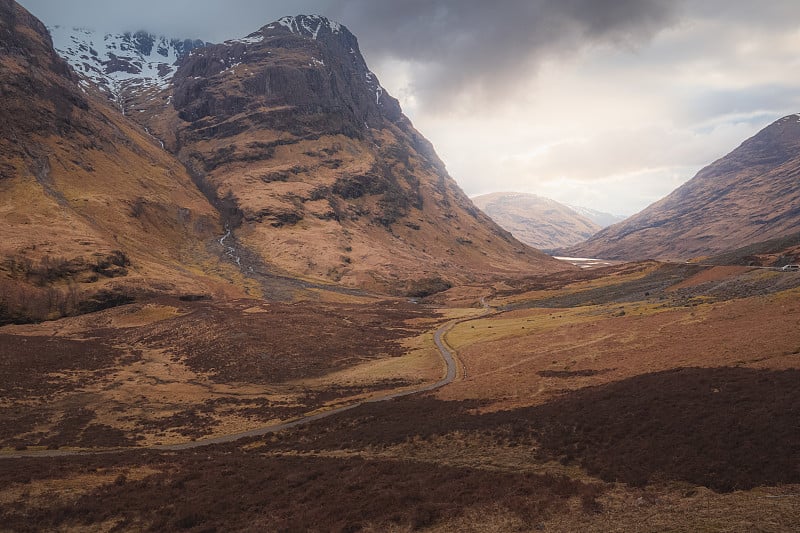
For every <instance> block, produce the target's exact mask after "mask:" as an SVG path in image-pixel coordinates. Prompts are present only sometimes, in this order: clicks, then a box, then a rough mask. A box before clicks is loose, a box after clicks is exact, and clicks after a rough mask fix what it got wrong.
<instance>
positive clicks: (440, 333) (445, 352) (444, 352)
mask: <svg viewBox="0 0 800 533" xmlns="http://www.w3.org/2000/svg"><path fill="white" fill-rule="evenodd" d="M482 303H483V302H482ZM484 308H487V307H486V306H485V303H484ZM465 320H468V319H460V320H452V321H450V322H448V323H447V324H445V325H443V326H441V327H440V328H439V329H437V330H436V333H434V335H433V340H434V343H435V344H436V347H437V348H438V349H439V353H440V355H441V356H442V360H443V361H444V364H445V366H446V368H447V372H446V373H445V376H444V377H443V378H442V379H440V380H439V381H437V382H436V383H433V384H430V385H425V386H423V387H420V388H417V389H411V390H404V391H399V392H392V393H389V394H385V395H382V396H376V397H374V398H369V399H367V400H362V401H359V402H355V403H352V404H348V405H343V406H341V407H335V408H333V409H329V410H326V411H321V412H319V413H315V414H312V415H306V416H303V417H300V418H297V419H294V420H290V421H288V422H281V423H279V424H273V425H270V426H264V427H260V428H255V429H251V430H249V431H242V432H239V433H231V434H229V435H221V436H219V437H213V438H210V439H201V440H195V441H190V442H184V443H180V444H165V445H161V446H143V447H130V448H94V449H87V450H22V451H14V452H10V453H0V459H19V458H22V457H74V456H82V455H102V454H111V453H123V452H129V451H142V450H145V451H147V450H150V451H178V450H190V449H193V448H200V447H203V446H210V445H212V444H222V443H227V442H233V441H236V440H239V439H242V438H245V437H259V436H262V435H266V434H269V433H276V432H278V431H283V430H285V429H290V428H293V427H297V426H301V425H303V424H308V423H309V422H314V421H315V420H321V419H323V418H327V417H329V416H333V415H337V414H339V413H344V412H345V411H349V410H351V409H355V408H356V407H358V406H360V405H363V404H366V403H377V402H385V401H388V400H393V399H395V398H401V397H403V396H410V395H412V394H419V393H422V392H430V391H433V390H436V389H438V388H441V387H444V386H445V385H447V384H449V383H452V382H453V381H454V380H455V378H456V372H457V364H456V360H455V357H454V356H453V352H452V351H451V350H450V349H449V348H448V347H447V345H446V344H445V341H444V339H443V337H444V335H445V334H446V333H447V332H448V331H450V329H451V328H452V327H453V326H454V325H455V324H457V323H459V322H464V321H465Z"/></svg>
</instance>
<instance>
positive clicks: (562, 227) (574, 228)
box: [472, 192, 601, 250]
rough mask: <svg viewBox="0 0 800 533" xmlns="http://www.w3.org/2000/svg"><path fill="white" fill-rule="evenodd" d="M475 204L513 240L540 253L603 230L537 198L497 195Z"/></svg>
mask: <svg viewBox="0 0 800 533" xmlns="http://www.w3.org/2000/svg"><path fill="white" fill-rule="evenodd" d="M472 201H473V203H474V204H475V205H476V206H478V207H479V208H480V209H481V210H482V211H483V212H484V213H486V214H487V215H489V216H490V217H491V218H492V220H494V221H495V222H497V223H498V224H499V225H500V226H501V227H502V228H505V229H507V230H508V231H510V232H511V234H512V235H514V237H516V238H517V239H519V240H521V241H522V242H524V243H525V244H528V245H530V246H533V247H534V248H538V249H540V250H552V249H554V248H560V247H563V246H570V245H573V244H577V243H579V242H583V241H585V240H586V239H588V238H589V237H591V236H592V235H594V234H595V233H597V232H598V231H600V229H601V228H600V226H598V225H597V224H595V223H594V222H592V221H591V220H589V219H588V218H586V217H584V216H582V215H580V214H578V213H577V212H575V211H574V210H573V209H571V208H569V207H567V206H565V205H563V204H560V203H558V202H556V201H554V200H550V199H549V198H542V197H541V196H536V195H535V194H524V193H516V192H495V193H491V194H484V195H481V196H476V197H474V198H472Z"/></svg>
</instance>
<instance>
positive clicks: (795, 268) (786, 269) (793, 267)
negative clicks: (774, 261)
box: [781, 265, 800, 272]
mask: <svg viewBox="0 0 800 533" xmlns="http://www.w3.org/2000/svg"><path fill="white" fill-rule="evenodd" d="M798 270H800V265H786V266H784V267H783V268H782V269H781V271H782V272H797V271H798Z"/></svg>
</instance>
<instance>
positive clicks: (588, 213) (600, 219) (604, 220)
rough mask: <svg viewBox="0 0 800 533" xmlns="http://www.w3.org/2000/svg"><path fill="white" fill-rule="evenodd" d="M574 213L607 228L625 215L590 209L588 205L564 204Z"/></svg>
mask: <svg viewBox="0 0 800 533" xmlns="http://www.w3.org/2000/svg"><path fill="white" fill-rule="evenodd" d="M564 205H566V206H567V207H569V208H570V209H572V210H573V211H575V212H576V213H578V214H579V215H581V216H584V217H586V218H588V219H589V220H591V221H592V222H594V223H595V224H597V225H598V226H600V227H601V228H607V227H608V226H611V225H613V224H616V223H618V222H622V221H623V220H625V219H626V218H628V217H626V216H625V215H612V214H611V213H604V212H602V211H597V210H596V209H591V208H589V207H581V206H579V205H572V204H564Z"/></svg>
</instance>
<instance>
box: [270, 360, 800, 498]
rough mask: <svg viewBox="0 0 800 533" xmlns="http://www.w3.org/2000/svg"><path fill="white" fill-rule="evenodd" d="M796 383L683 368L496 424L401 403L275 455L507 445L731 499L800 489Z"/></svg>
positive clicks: (796, 378) (301, 431) (759, 374)
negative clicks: (469, 435)
mask: <svg viewBox="0 0 800 533" xmlns="http://www.w3.org/2000/svg"><path fill="white" fill-rule="evenodd" d="M798 383H800V370H784V371H768V370H754V369H748V368H682V369H677V370H671V371H666V372H659V373H654V374H645V375H641V376H636V377H633V378H630V379H626V380H623V381H619V382H615V383H610V384H606V385H601V386H597V387H588V388H585V389H581V390H578V391H575V392H572V393H569V394H566V395H564V396H562V397H561V398H558V399H556V400H553V401H551V402H549V403H547V404H545V405H541V406H537V407H530V408H523V409H517V410H513V411H502V412H496V413H488V414H476V411H475V409H476V408H478V407H480V403H479V402H475V401H467V402H444V401H439V400H436V399H433V398H430V397H429V398H415V399H401V400H397V401H394V402H389V403H383V404H371V405H365V406H362V407H360V408H358V409H356V410H354V411H352V412H351V413H348V414H346V415H342V416H338V417H332V418H331V419H328V420H325V421H321V422H319V423H316V424H313V425H311V426H308V427H305V428H298V429H296V430H294V431H293V432H292V433H290V434H282V435H280V436H276V441H274V442H272V443H270V444H268V446H269V447H277V448H279V449H280V448H284V447H285V448H287V449H298V448H299V449H304V450H323V449H343V448H348V449H361V448H364V447H367V446H386V445H392V444H397V443H401V442H404V441H405V440H407V439H409V438H413V437H419V438H430V437H432V436H434V435H447V434H448V433H451V432H454V431H462V432H478V433H480V434H482V435H484V436H486V437H490V438H492V439H494V440H495V441H497V442H499V443H505V444H508V445H517V446H519V445H532V444H533V443H534V442H535V443H538V445H539V450H538V452H536V453H537V454H538V455H536V456H535V457H534V455H533V454H534V452H533V451H532V452H531V454H532V457H531V459H532V460H551V459H555V460H559V461H561V462H563V463H565V464H567V463H577V464H580V465H581V466H582V467H584V468H585V469H586V470H587V471H589V472H590V473H591V474H592V475H596V476H598V477H600V478H602V479H604V480H606V481H621V482H625V483H629V484H631V485H635V486H643V485H645V484H647V483H648V482H649V481H651V480H656V479H659V480H681V481H685V482H688V483H692V484H697V485H704V486H707V487H709V488H712V489H714V490H717V491H721V492H727V491H732V490H737V489H747V488H752V487H755V486H763V485H776V484H780V483H799V482H800V468H799V467H798V465H799V464H800V391H798V388H797V384H798ZM277 439H280V440H277Z"/></svg>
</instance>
